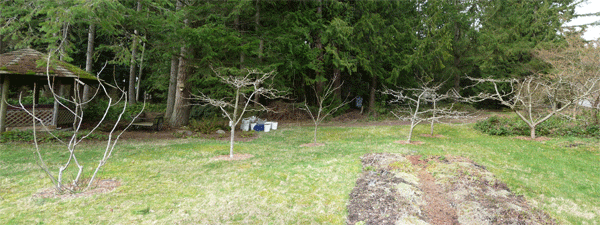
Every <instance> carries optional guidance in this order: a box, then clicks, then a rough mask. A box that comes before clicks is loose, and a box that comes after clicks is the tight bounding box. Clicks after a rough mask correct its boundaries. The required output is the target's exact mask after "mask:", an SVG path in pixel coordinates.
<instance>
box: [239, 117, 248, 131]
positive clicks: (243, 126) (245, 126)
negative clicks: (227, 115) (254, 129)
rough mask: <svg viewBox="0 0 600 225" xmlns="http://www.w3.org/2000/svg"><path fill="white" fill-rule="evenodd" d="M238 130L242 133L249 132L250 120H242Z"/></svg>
mask: <svg viewBox="0 0 600 225" xmlns="http://www.w3.org/2000/svg"><path fill="white" fill-rule="evenodd" d="M240 128H241V129H242V130H243V131H249V130H250V120H247V119H243V120H242V125H241V126H240Z"/></svg>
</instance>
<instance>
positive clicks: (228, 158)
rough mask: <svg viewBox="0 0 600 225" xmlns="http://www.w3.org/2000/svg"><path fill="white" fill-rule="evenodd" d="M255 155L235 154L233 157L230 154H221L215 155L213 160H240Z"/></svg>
mask: <svg viewBox="0 0 600 225" xmlns="http://www.w3.org/2000/svg"><path fill="white" fill-rule="evenodd" d="M252 157H254V155H252V154H233V157H230V156H229V155H219V156H215V157H212V158H211V159H212V160H215V161H220V160H224V161H238V160H246V159H249V158H252Z"/></svg>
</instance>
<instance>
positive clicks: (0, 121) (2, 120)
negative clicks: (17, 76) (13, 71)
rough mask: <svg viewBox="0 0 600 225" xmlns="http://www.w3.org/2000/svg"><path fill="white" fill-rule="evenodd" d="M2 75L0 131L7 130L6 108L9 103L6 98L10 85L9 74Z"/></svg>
mask: <svg viewBox="0 0 600 225" xmlns="http://www.w3.org/2000/svg"><path fill="white" fill-rule="evenodd" d="M2 76H3V79H2V94H1V96H0V101H1V102H0V133H2V132H4V131H6V125H7V121H6V108H7V106H8V104H7V103H6V99H7V98H8V87H9V85H10V80H9V78H8V75H2Z"/></svg>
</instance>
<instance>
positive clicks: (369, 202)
mask: <svg viewBox="0 0 600 225" xmlns="http://www.w3.org/2000/svg"><path fill="white" fill-rule="evenodd" d="M361 159H362V163H363V173H362V174H361V175H360V177H359V178H358V180H357V181H356V186H355V187H354V189H353V190H352V192H351V193H350V201H349V204H348V206H347V207H348V218H347V223H348V224H356V223H359V222H361V223H362V224H556V222H555V221H554V220H553V219H552V218H550V217H549V216H548V215H547V214H546V213H544V212H541V211H539V210H537V209H534V208H532V207H531V206H530V205H529V204H528V203H527V201H526V200H525V199H524V198H523V197H522V196H517V195H515V194H513V193H511V192H510V190H509V188H508V187H507V186H506V184H504V183H502V182H500V181H498V180H497V179H496V178H495V177H494V176H493V174H491V173H490V172H489V171H487V170H486V169H485V167H484V166H481V165H478V164H476V163H474V162H473V161H471V160H469V159H466V158H462V157H455V156H449V155H448V156H445V157H439V156H430V157H424V156H419V155H408V156H405V155H399V154H389V153H372V154H366V155H364V156H363V157H362V158H361Z"/></svg>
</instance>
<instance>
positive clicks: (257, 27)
mask: <svg viewBox="0 0 600 225" xmlns="http://www.w3.org/2000/svg"><path fill="white" fill-rule="evenodd" d="M254 25H255V27H254V29H255V30H256V35H259V42H258V63H259V64H261V63H262V60H263V48H264V47H263V46H264V41H263V39H262V35H260V33H259V32H260V0H256V15H255V17H254ZM259 101H260V95H259V94H255V95H254V107H257V106H258V102H259Z"/></svg>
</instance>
